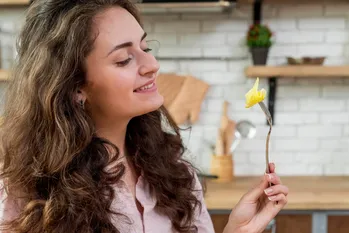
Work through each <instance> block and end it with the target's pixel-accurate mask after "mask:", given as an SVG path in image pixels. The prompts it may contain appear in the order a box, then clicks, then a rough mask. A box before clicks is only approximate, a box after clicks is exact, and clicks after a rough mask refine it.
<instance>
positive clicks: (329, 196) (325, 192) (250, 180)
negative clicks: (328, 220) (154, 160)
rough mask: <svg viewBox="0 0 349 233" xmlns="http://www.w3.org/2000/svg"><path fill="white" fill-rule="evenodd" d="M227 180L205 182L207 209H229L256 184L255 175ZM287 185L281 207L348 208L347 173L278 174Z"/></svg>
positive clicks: (311, 208)
mask: <svg viewBox="0 0 349 233" xmlns="http://www.w3.org/2000/svg"><path fill="white" fill-rule="evenodd" d="M235 179H236V180H235V181H233V182H231V183H215V182H213V181H206V193H205V202H206V205H207V207H208V209H209V210H227V209H232V208H233V207H234V206H235V205H236V204H237V202H238V201H239V200H240V198H241V197H242V195H243V194H244V193H246V192H247V191H248V190H249V189H250V188H251V187H253V186H254V185H255V184H258V183H259V179H260V178H259V177H236V178H235ZM281 179H282V182H283V183H284V184H285V185H287V186H288V188H289V195H288V204H287V205H286V206H285V208H284V209H285V210H315V209H316V210H348V209H349V176H347V177H346V176H340V177H338V176H333V177H326V176H323V177H321V176H317V177H281Z"/></svg>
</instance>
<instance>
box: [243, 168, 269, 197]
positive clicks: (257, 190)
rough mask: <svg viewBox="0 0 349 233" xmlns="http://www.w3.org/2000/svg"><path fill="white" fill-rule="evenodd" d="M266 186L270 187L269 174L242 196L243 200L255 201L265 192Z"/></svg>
mask: <svg viewBox="0 0 349 233" xmlns="http://www.w3.org/2000/svg"><path fill="white" fill-rule="evenodd" d="M266 188H268V174H265V175H264V177H263V179H262V180H261V182H260V183H259V184H258V185H257V186H256V187H254V188H252V189H251V190H250V191H249V192H247V193H246V194H245V195H244V196H243V197H242V200H243V201H246V202H255V201H257V200H258V199H259V198H260V197H261V196H262V195H263V194H264V190H265V189H266Z"/></svg>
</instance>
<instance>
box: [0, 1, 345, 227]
mask: <svg viewBox="0 0 349 233" xmlns="http://www.w3.org/2000/svg"><path fill="white" fill-rule="evenodd" d="M20 1H21V0H19V2H17V1H10V0H9V1H8V3H6V2H5V1H3V0H1V1H0V44H1V46H0V51H1V70H2V72H3V74H2V75H3V76H4V75H6V71H7V70H9V69H10V67H11V64H12V61H13V58H14V56H15V51H14V50H13V45H14V38H15V36H16V33H17V31H18V29H19V28H20V26H21V25H22V23H23V14H24V12H25V10H26V7H27V4H26V3H25V1H22V2H23V3H21V2H20ZM167 2H171V1H167ZM188 2H189V1H188ZM192 2H193V1H192ZM212 2H213V3H217V1H214V0H212V1H211V3H212ZM253 2H254V1H252V0H251V1H249V0H241V1H232V7H231V9H229V10H228V11H221V8H219V7H209V8H205V7H200V6H199V5H197V6H196V8H195V9H194V8H186V9H185V8H183V9H180V10H178V9H177V10H176V9H174V8H171V9H170V10H169V9H164V8H158V7H155V8H147V9H145V8H143V13H142V14H143V19H144V26H145V31H146V32H147V33H148V34H149V35H148V39H155V40H158V41H159V42H160V44H161V46H160V50H159V52H158V54H157V58H158V60H159V62H160V65H161V74H162V75H163V77H167V79H166V78H164V79H163V80H164V85H165V86H166V85H167V86H166V87H167V88H163V90H164V91H168V92H169V93H170V92H171V90H169V89H171V85H172V84H171V82H172V81H173V80H174V79H173V78H174V76H177V77H181V78H182V79H181V81H180V83H176V82H177V81H178V80H179V79H176V80H174V81H173V82H174V83H176V85H177V86H176V87H178V89H176V90H175V91H174V92H175V93H172V97H173V100H175V99H176V95H179V92H180V89H181V88H182V87H183V83H184V82H185V81H184V79H185V78H188V77H191V78H194V79H195V80H196V81H197V84H198V86H196V85H195V82H194V85H192V86H191V89H190V91H188V90H187V91H186V93H190V94H189V97H188V96H186V97H183V98H184V100H182V101H184V102H185V103H187V104H189V105H190V103H191V100H192V99H191V98H194V99H195V101H196V104H193V105H192V107H193V108H194V109H192V110H191V111H192V112H195V113H197V114H198V118H197V120H195V122H193V123H191V122H186V123H181V124H180V126H181V127H182V128H187V127H189V126H190V127H191V128H190V129H188V130H185V131H183V132H182V134H183V140H184V143H185V144H186V145H187V146H188V148H189V149H190V151H191V154H190V155H187V156H188V158H189V159H190V160H192V161H193V163H194V164H195V165H196V166H197V167H198V168H199V169H200V170H201V171H202V172H203V173H206V174H211V171H210V169H211V159H212V155H213V154H214V151H213V149H212V147H213V146H215V145H216V143H217V137H218V133H219V128H220V127H221V119H222V114H223V105H224V102H225V101H226V102H227V103H228V112H227V115H228V116H229V118H230V119H231V120H233V121H234V122H235V124H237V123H238V122H240V121H249V123H251V124H253V125H254V126H255V129H254V130H255V135H254V134H253V135H252V136H253V137H252V138H249V139H242V140H241V142H240V144H238V146H237V147H236V150H235V151H234V153H233V155H232V160H233V176H234V177H245V176H252V177H255V176H260V175H262V174H263V173H264V171H265V146H266V141H265V140H266V136H267V133H268V130H269V126H268V125H267V124H266V118H265V116H264V113H263V112H262V110H261V109H260V108H259V106H258V105H256V106H253V107H252V108H249V109H247V108H245V94H246V92H247V91H248V90H249V89H250V88H251V87H252V86H253V84H254V82H255V80H256V78H257V76H258V71H254V70H253V68H254V64H253V60H252V56H251V52H250V51H249V47H248V46H247V45H246V35H247V32H248V30H249V28H250V26H251V25H252V24H253V23H254V21H253V19H254V18H256V17H260V19H261V24H263V25H267V26H268V27H269V28H270V30H271V31H272V32H273V37H272V42H273V44H272V45H271V47H270V50H269V53H268V57H267V64H266V65H267V66H268V67H280V66H286V67H289V66H292V67H296V68H297V67H298V66H297V65H291V64H289V63H290V62H291V60H288V59H287V58H288V57H291V58H296V59H297V58H301V57H313V58H314V57H324V58H325V59H324V61H323V64H316V65H317V66H319V67H323V66H326V67H329V68H330V67H333V66H339V68H338V71H339V72H336V70H337V69H335V70H334V71H333V69H332V70H331V71H330V70H328V71H327V70H324V72H325V73H328V75H324V74H323V73H322V74H321V75H319V77H316V73H318V72H319V71H318V70H317V69H316V68H315V69H312V70H311V71H310V72H314V73H313V74H311V73H310V74H309V77H307V76H304V75H301V76H302V77H293V75H289V76H288V75H287V72H286V75H285V74H281V75H280V78H279V77H278V76H274V77H276V96H275V112H274V125H273V129H272V133H271V138H270V160H271V161H273V162H275V164H276V166H277V172H278V174H280V175H282V176H291V177H293V176H294V177H304V176H306V177H323V176H326V177H333V176H337V177H338V176H347V175H349V153H348V152H349V144H348V141H349V98H348V97H349V79H348V77H349V2H348V1H340V0H332V1H315V0H304V1H301V0H299V1H291V0H279V1H272V0H269V1H268V0H265V1H264V2H263V3H262V4H260V5H259V6H260V7H261V14H260V15H259V16H258V15H257V16H256V15H255V13H256V5H255V4H254V3H253ZM9 4H10V5H12V6H9ZM257 8H258V6H257ZM248 69H250V71H251V70H252V73H253V75H247V70H248ZM271 69H272V68H271ZM264 71H265V69H264ZM266 72H268V70H267V71H266ZM292 72H293V73H297V72H300V71H299V70H298V68H297V69H293V71H292ZM292 72H291V74H293V73H292ZM4 73H5V74H4ZM254 74H256V75H254ZM314 74H315V75H314ZM171 75H172V76H171ZM0 76H1V72H0ZM261 76H263V75H262V74H261ZM264 76H268V75H264ZM281 76H283V77H281ZM271 77H272V76H271ZM170 79H171V80H172V81H169V82H168V80H170ZM268 80H269V79H268V78H266V77H260V83H259V87H260V88H265V89H266V90H267V98H266V100H265V101H264V102H265V104H266V105H267V106H268V95H269V92H268V91H269V82H268ZM192 81H193V80H192ZM0 85H1V93H2V92H3V91H4V90H5V89H6V86H7V84H6V81H2V82H1V83H0ZM173 85H174V86H175V84H173ZM201 85H202V86H201ZM205 85H207V87H208V89H207V92H206V87H205ZM196 87H198V88H196ZM200 88H201V89H200ZM196 92H199V93H198V94H196ZM203 93H204V94H203ZM184 94H185V93H184ZM170 95H171V93H170ZM181 95H183V93H181ZM172 97H171V98H172ZM185 98H187V99H185ZM195 101H194V102H195ZM197 101H199V104H198V102H197ZM177 104H178V103H177ZM180 106H181V105H180ZM173 111H177V112H178V111H179V112H178V113H179V115H180V114H186V113H185V112H184V113H183V111H184V110H182V109H181V108H179V110H178V106H177V108H176V110H173ZM185 111H186V110H185ZM235 126H236V125H235ZM235 129H237V128H236V127H235ZM289 182H290V184H292V182H293V181H289ZM311 182H314V184H315V186H316V183H317V181H314V180H312V181H311ZM320 183H321V182H319V185H321V184H320ZM325 183H326V182H325ZM346 183H349V182H344V183H340V182H339V183H338V185H337V186H336V187H331V189H334V188H340V187H338V186H341V187H342V188H343V189H345V188H344V187H346V188H347V186H348V185H346ZM328 184H333V182H332V181H331V182H329V183H328ZM315 186H314V187H315ZM214 187H215V186H214ZM312 187H313V186H312ZM303 188H306V187H303ZM208 191H210V190H208ZM243 191H246V190H243ZM309 192H311V191H309ZM318 192H319V193H321V191H318ZM239 194H240V193H239ZM347 194H348V192H347ZM326 195H327V194H324V196H325V197H326V198H328V199H329V200H330V199H331V201H335V200H336V199H337V201H340V202H341V204H338V205H330V207H329V208H328V209H326V210H325V211H329V210H331V211H332V210H337V209H345V208H346V207H345V206H342V204H343V203H347V201H346V199H349V198H348V196H347V197H342V196H337V195H334V194H333V195H332V196H331V195H330V196H326ZM301 196H302V197H306V198H308V199H307V200H308V201H309V202H304V203H305V204H304V206H303V207H298V206H292V205H291V207H294V208H293V209H292V210H291V212H292V211H298V210H306V211H307V210H310V209H321V206H322V205H321V202H319V203H320V204H319V206H317V207H309V205H310V204H309V203H312V200H313V199H314V198H315V196H316V195H315V194H314V193H313V194H311V195H310V194H309V193H303V194H301ZM208 197H210V196H208ZM230 197H231V196H229V198H230ZM238 197H239V196H238ZM292 200H294V199H292ZM208 203H209V207H210V204H211V206H213V205H214V204H213V201H212V200H211V199H210V200H208ZM308 204H309V205H308ZM332 204H333V203H332ZM324 205H325V204H324ZM343 205H344V204H343ZM307 206H308V207H309V208H308V207H307ZM310 206H311V205H310ZM346 206H347V207H348V208H347V209H349V203H347V205H346ZM342 207H343V208H342ZM212 209H217V208H212ZM228 209H229V208H228ZM291 212H290V213H291ZM297 213H298V212H297ZM301 213H302V212H301ZM314 213H315V215H314ZM291 214H292V213H291ZM311 214H313V215H312V217H311V215H309V216H310V219H311V218H312V220H313V223H312V224H313V225H311V224H310V225H311V226H312V233H324V232H326V231H325V229H327V227H328V226H330V225H331V221H332V220H331V219H330V218H329V219H327V215H324V214H325V213H324V212H321V211H320V212H311ZM314 216H315V217H314ZM290 218H292V217H290ZM305 218H307V217H305ZM348 219H349V218H348V217H345V218H344V220H343V222H348ZM303 220H304V219H303ZM306 220H309V219H306ZM306 220H304V221H306ZM216 221H220V220H216ZM222 221H223V222H224V221H225V220H224V219H223V220H222ZM327 221H328V222H327ZM343 222H342V223H343ZM280 224H281V225H282V223H280ZM280 224H279V226H281V225H280ZM299 224H300V225H302V218H301V219H300V220H299V219H298V220H297V221H296V222H293V223H291V224H290V225H288V227H284V229H290V228H289V227H291V226H293V227H295V226H299ZM338 224H339V223H338V222H337V223H335V224H334V225H335V226H337V227H338V226H339V225H338ZM308 225H309V224H308ZM332 225H333V224H332ZM342 228H343V227H342ZM216 229H218V228H216ZM279 229H280V228H279ZM302 229H303V230H302ZM302 229H301V228H299V229H297V228H294V230H293V231H292V232H308V231H307V230H304V228H302ZM340 229H341V228H340V227H339V228H337V229H336V231H335V232H337V233H338V232H349V230H348V228H344V231H340ZM217 232H219V230H217ZM279 232H291V231H279ZM309 232H310V228H309ZM332 232H333V231H332Z"/></svg>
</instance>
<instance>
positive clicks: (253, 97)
mask: <svg viewBox="0 0 349 233" xmlns="http://www.w3.org/2000/svg"><path fill="white" fill-rule="evenodd" d="M258 84H259V78H257V80H256V82H255V83H254V85H253V87H252V89H251V90H249V91H248V92H247V93H246V95H245V97H246V105H245V107H246V108H250V107H252V106H253V105H255V104H258V103H259V102H261V101H263V100H264V98H265V95H266V91H265V90H264V89H263V88H262V89H261V90H260V91H258Z"/></svg>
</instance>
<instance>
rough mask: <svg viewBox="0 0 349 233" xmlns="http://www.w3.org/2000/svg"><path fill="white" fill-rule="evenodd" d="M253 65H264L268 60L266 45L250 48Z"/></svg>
mask: <svg viewBox="0 0 349 233" xmlns="http://www.w3.org/2000/svg"><path fill="white" fill-rule="evenodd" d="M250 52H251V54H252V60H253V64H254V65H266V64H267V60H268V53H269V48H268V47H261V48H258V47H256V48H250Z"/></svg>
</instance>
